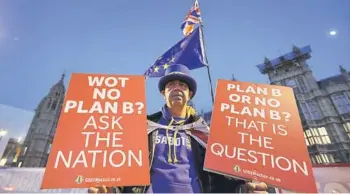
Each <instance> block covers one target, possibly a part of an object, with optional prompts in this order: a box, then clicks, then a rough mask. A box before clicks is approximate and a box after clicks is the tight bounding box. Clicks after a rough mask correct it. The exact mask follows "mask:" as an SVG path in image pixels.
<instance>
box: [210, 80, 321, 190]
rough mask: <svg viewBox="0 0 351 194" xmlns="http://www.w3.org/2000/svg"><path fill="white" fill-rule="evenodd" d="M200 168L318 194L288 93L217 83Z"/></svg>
mask: <svg viewBox="0 0 351 194" xmlns="http://www.w3.org/2000/svg"><path fill="white" fill-rule="evenodd" d="M204 168H205V170H207V171H212V172H215V173H219V174H224V175H229V176H233V177H238V178H242V179H246V180H255V181H262V182H265V183H267V184H268V185H272V186H275V187H279V188H284V189H287V190H291V191H295V192H308V193H309V192H312V193H314V192H317V189H316V184H315V180H314V176H313V170H312V165H311V162H310V158H309V154H308V150H307V146H306V144H305V138H304V134H303V128H302V126H301V121H300V116H299V112H298V109H297V105H296V101H295V97H294V94H293V90H292V89H291V88H288V87H282V86H275V85H265V84H254V83H247V82H238V81H227V80H218V83H217V88H216V98H215V104H214V108H213V113H212V120H211V130H210V136H209V140H208V144H207V150H206V158H205V165H204Z"/></svg>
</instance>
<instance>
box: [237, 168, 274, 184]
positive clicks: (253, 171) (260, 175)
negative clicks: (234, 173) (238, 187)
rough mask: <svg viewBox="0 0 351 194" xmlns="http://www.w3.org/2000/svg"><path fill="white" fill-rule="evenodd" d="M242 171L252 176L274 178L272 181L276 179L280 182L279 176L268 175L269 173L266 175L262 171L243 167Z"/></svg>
mask: <svg viewBox="0 0 351 194" xmlns="http://www.w3.org/2000/svg"><path fill="white" fill-rule="evenodd" d="M243 173H245V174H249V175H252V176H257V177H260V178H264V179H269V180H274V181H277V182H281V179H280V178H277V177H274V176H269V175H266V174H262V173H259V172H257V171H256V170H246V169H243Z"/></svg>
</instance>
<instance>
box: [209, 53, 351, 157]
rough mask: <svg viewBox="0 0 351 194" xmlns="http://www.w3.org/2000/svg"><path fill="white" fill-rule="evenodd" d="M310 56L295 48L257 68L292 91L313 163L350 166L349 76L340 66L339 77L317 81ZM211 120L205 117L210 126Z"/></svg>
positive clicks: (271, 82)
mask: <svg viewBox="0 0 351 194" xmlns="http://www.w3.org/2000/svg"><path fill="white" fill-rule="evenodd" d="M311 52H312V50H311V48H310V46H306V47H303V48H298V47H296V46H293V49H292V51H291V52H289V53H287V54H285V55H283V56H280V57H278V58H276V59H273V60H269V59H267V58H266V59H265V61H264V63H263V64H260V65H257V67H258V69H259V71H260V72H261V73H262V74H266V75H268V78H269V80H270V84H272V85H282V86H288V87H292V88H293V90H294V94H295V99H296V102H297V105H298V109H299V112H300V118H301V121H302V126H303V129H304V135H305V138H306V145H307V147H308V150H309V153H310V158H311V161H312V163H314V164H322V163H349V162H350V131H349V130H350V72H347V71H346V69H345V68H343V67H342V66H339V70H340V74H338V75H334V76H331V77H328V78H325V79H322V80H316V78H315V77H314V76H313V73H312V70H311V68H310V67H309V65H308V63H307V60H308V59H310V58H311V55H310V53H311ZM232 80H235V79H234V78H233V79H232ZM211 116H212V112H206V113H204V114H203V117H204V119H205V120H206V121H207V122H208V123H210V121H211Z"/></svg>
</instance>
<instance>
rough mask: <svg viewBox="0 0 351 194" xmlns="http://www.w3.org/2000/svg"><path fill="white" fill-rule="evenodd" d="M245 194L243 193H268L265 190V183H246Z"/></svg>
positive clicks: (266, 187)
mask: <svg viewBox="0 0 351 194" xmlns="http://www.w3.org/2000/svg"><path fill="white" fill-rule="evenodd" d="M244 188H245V192H244V193H268V192H267V189H268V186H267V184H266V183H263V182H261V183H250V182H249V183H246V184H245V186H244Z"/></svg>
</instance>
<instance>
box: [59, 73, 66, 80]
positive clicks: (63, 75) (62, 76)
mask: <svg viewBox="0 0 351 194" xmlns="http://www.w3.org/2000/svg"><path fill="white" fill-rule="evenodd" d="M65 76H66V70H64V71H63V73H62V75H61V79H60V81H63V80H64V79H65Z"/></svg>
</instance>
